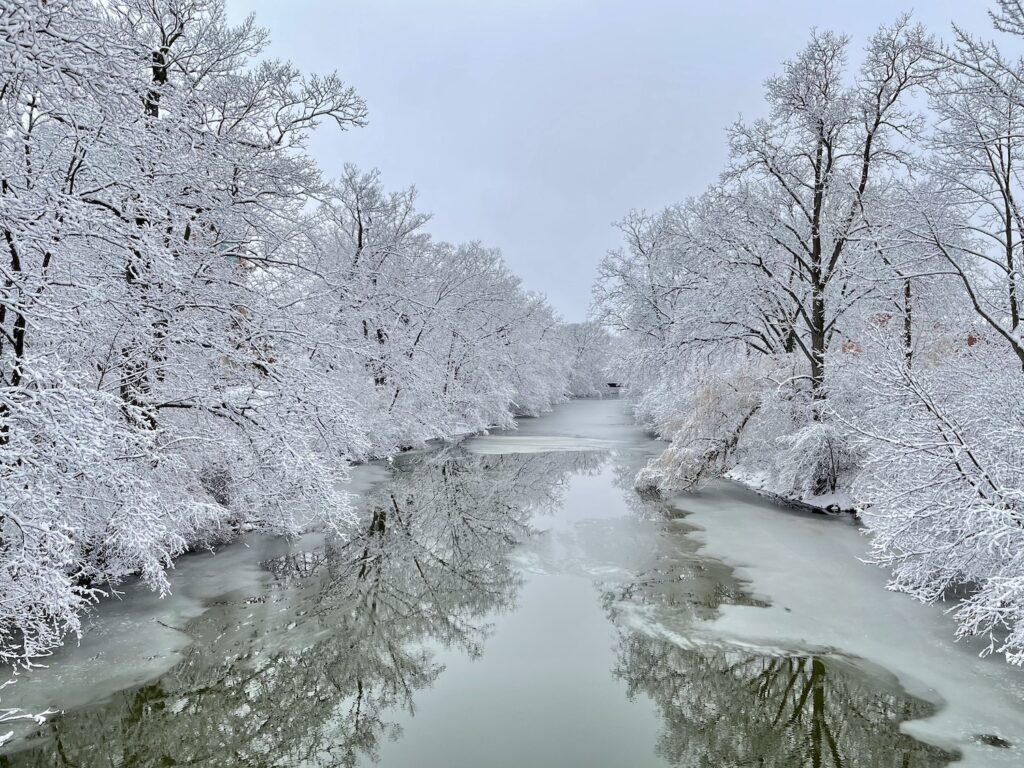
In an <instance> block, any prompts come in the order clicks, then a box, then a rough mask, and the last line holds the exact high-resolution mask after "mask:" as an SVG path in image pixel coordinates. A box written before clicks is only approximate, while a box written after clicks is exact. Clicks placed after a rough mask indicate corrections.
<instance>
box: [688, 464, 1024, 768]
mask: <svg viewBox="0 0 1024 768" xmlns="http://www.w3.org/2000/svg"><path fill="white" fill-rule="evenodd" d="M674 504H675V505H677V506H678V507H679V508H680V509H683V510H685V511H687V512H689V513H690V514H689V517H687V522H688V523H693V524H694V525H696V526H698V527H699V528H701V529H703V530H702V532H698V533H696V534H693V535H695V536H697V537H698V538H699V539H700V540H701V541H702V542H703V544H704V552H705V553H706V554H709V555H712V556H714V557H716V558H718V559H721V560H723V561H724V562H726V563H728V564H730V565H732V566H733V567H735V568H736V569H737V571H738V574H739V575H740V576H741V577H742V578H745V579H748V580H749V581H750V583H751V585H752V590H753V592H754V594H755V596H756V597H758V598H761V599H764V600H767V601H770V603H771V607H769V608H761V607H746V606H726V607H724V608H723V610H722V614H721V616H720V618H718V619H716V620H715V621H713V622H711V623H710V624H709V625H708V626H707V629H708V630H709V631H711V632H713V633H714V634H716V635H718V636H719V637H720V638H721V639H722V640H723V641H726V642H731V643H736V644H741V645H747V646H751V647H761V648H769V649H785V650H803V649H809V650H818V651H831V652H839V653H842V654H848V655H850V656H854V657H858V658H860V659H864V660H865V661H867V662H869V663H872V664H876V665H878V666H881V667H884V668H885V669H888V670H890V671H891V672H893V673H894V674H895V675H896V676H897V678H898V679H899V681H900V683H901V684H902V685H903V686H904V688H906V689H907V691H908V692H910V693H912V694H914V695H916V696H919V697H921V698H924V699H927V700H931V701H932V702H934V703H936V704H939V705H940V708H939V711H938V712H937V713H936V714H935V715H934V716H933V717H930V718H927V719H925V720H918V721H912V722H908V723H905V724H904V726H903V728H904V730H905V731H906V732H907V733H909V734H910V735H912V736H914V737H916V738H919V739H921V740H923V741H927V742H930V743H933V744H935V745H937V746H941V747H946V748H949V747H954V748H956V749H959V750H960V751H962V753H963V759H962V762H961V763H958V764H961V765H964V766H1003V765H1006V766H1010V765H1013V766H1019V765H1021V761H1022V758H1021V750H1022V749H1024V705H1022V704H1024V671H1022V670H1020V669H1017V668H1014V667H1010V666H1008V665H1007V664H1006V662H1005V661H1004V660H1003V659H1002V658H993V657H989V658H984V659H983V658H980V657H979V656H978V654H979V652H980V651H981V649H982V647H983V646H981V645H980V644H979V643H978V642H963V641H962V642H960V643H954V642H953V641H952V639H951V638H952V635H953V631H954V622H953V620H952V619H951V618H950V617H949V616H946V615H945V614H944V613H943V610H942V608H941V607H939V606H934V605H933V606H929V605H923V604H921V603H918V602H916V601H914V600H912V599H911V598H909V597H907V596H905V595H902V594H897V593H894V592H889V591H887V590H886V588H885V584H886V573H885V572H884V571H883V570H882V569H880V568H877V567H875V566H873V565H869V564H867V563H865V562H863V561H862V559H861V558H863V557H865V556H866V554H867V541H866V538H865V537H864V536H863V535H862V533H861V530H860V529H858V528H857V527H856V526H854V525H851V524H849V523H844V522H842V521H838V520H834V519H829V518H823V517H819V516H816V515H808V514H801V513H796V512H791V511H788V510H784V509H780V508H778V507H775V506H773V505H771V504H769V503H767V502H765V501H763V500H761V499H759V498H758V497H756V496H755V495H754V494H753V493H751V492H749V491H745V490H743V489H739V488H736V487H735V486H732V485H729V484H726V483H719V484H715V485H713V486H711V487H709V488H708V489H707V490H705V491H703V492H701V493H697V494H692V495H685V496H678V497H676V498H675V499H674ZM979 734H994V735H997V736H999V737H1001V738H1003V739H1005V740H1007V741H1009V742H1010V743H1011V744H1013V745H1014V747H1013V748H1011V749H1004V748H997V747H989V746H985V745H983V744H979V743H977V742H975V741H974V737H975V736H977V735H979Z"/></svg>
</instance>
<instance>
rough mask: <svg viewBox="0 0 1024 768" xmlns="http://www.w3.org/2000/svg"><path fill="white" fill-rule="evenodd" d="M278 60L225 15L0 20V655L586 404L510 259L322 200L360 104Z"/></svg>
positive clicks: (153, 12) (85, 8)
mask: <svg viewBox="0 0 1024 768" xmlns="http://www.w3.org/2000/svg"><path fill="white" fill-rule="evenodd" d="M266 39H267V35H266V32H265V31H264V30H262V29H260V28H259V27H257V26H256V25H255V23H254V22H253V20H252V19H248V20H246V21H245V22H243V23H242V24H240V25H238V26H231V25H229V24H228V23H227V22H226V19H225V13H224V7H223V0H116V1H115V2H107V1H106V0H49V1H48V2H39V0H13V2H5V3H3V4H2V6H0V234H2V238H0V239H2V243H0V281H2V288H0V606H2V607H0V660H7V661H10V660H19V659H20V660H25V659H30V658H32V657H35V656H37V655H39V654H43V653H45V652H46V651H47V650H48V649H49V648H52V647H53V646H54V645H56V644H57V643H59V642H60V640H61V638H62V637H63V636H64V635H65V634H66V633H67V632H68V631H75V630H77V629H78V626H79V624H78V612H79V611H80V609H81V608H82V607H83V606H84V605H86V604H88V603H89V602H90V601H92V600H94V599H95V598H96V597H97V596H98V595H99V594H101V593H103V592H108V591H109V589H110V588H111V587H112V585H114V584H116V583H117V581H118V580H119V579H121V578H123V577H124V576H126V575H128V574H133V573H139V574H141V575H142V576H143V578H145V580H146V581H147V582H148V583H149V584H151V585H152V587H153V588H154V589H156V590H161V591H162V590H165V589H166V587H167V582H166V579H165V576H164V570H165V569H166V568H167V567H168V566H169V564H170V561H171V559H172V558H173V557H174V556H175V555H177V554H179V553H181V552H182V551H184V550H186V549H187V548H190V547H194V546H197V545H203V544H208V543H212V542H213V541H215V540H218V539H221V538H223V537H225V536H228V535H231V534H232V533H233V532H236V531H238V530H241V529H250V528H261V529H265V530H269V531H276V532H283V533H292V532H295V531H298V530H300V529H301V528H303V527H306V526H308V525H311V524H321V525H325V526H327V527H329V528H332V529H334V530H338V531H341V532H342V533H344V531H345V529H346V526H347V525H349V524H350V523H351V506H350V502H349V498H348V496H347V494H346V493H345V491H344V485H343V483H342V482H340V481H343V480H344V479H345V477H346V467H347V466H348V465H349V464H350V463H351V462H352V461H353V460H361V459H366V458H368V457H372V456H382V455H388V454H391V453H394V452H396V451H398V450H401V449H403V448H406V447H409V446H415V445H418V444H422V443H423V442H424V441H426V440H429V439H432V438H442V437H446V436H451V435H453V434H456V433H462V432H471V431H475V430H480V429H485V428H487V427H491V426H495V425H497V426H508V425H510V424H511V422H512V418H513V416H514V415H515V414H518V413H536V412H538V411H540V410H542V409H545V408H547V407H548V406H549V405H550V404H551V403H553V402H555V401H557V400H559V399H560V398H563V397H564V396H566V395H567V394H568V393H569V391H570V381H569V374H570V365H571V363H572V360H571V359H570V356H569V355H567V354H566V352H565V350H566V347H567V346H569V345H572V346H573V347H576V346H577V342H578V341H579V340H580V339H579V332H578V330H575V329H568V328H567V327H566V326H565V325H564V324H562V323H561V322H560V321H559V319H558V318H557V317H556V316H555V314H554V313H553V311H552V309H551V308H550V307H549V306H548V305H547V304H546V303H545V301H544V300H543V299H542V298H540V297H538V296H535V295H532V294H530V293H528V292H527V291H525V290H524V289H523V287H522V286H521V284H520V281H519V280H518V279H517V278H516V277H515V276H514V275H513V274H512V273H511V272H510V271H509V270H508V268H507V267H506V266H505V265H504V263H503V262H502V260H501V257H500V255H499V254H498V253H497V252H496V251H494V250H491V249H488V248H485V247H483V246H481V245H480V244H478V243H469V244H462V245H453V244H449V243H444V242H439V241H437V240H435V239H432V238H431V237H430V235H429V234H428V233H427V232H426V229H425V225H426V223H427V219H428V217H427V216H425V215H424V214H422V213H420V212H418V211H417V210H416V208H415V195H414V193H413V192H412V191H411V190H408V191H402V192H397V193H396V192H388V191H386V190H385V189H384V188H383V187H382V185H381V183H380V181H379V179H378V178H377V175H376V174H374V173H361V172H359V171H358V170H356V169H354V168H348V167H346V168H345V171H344V173H343V175H342V176H341V178H340V179H337V180H336V181H328V180H325V179H324V178H322V176H321V173H320V171H319V169H318V168H317V167H316V165H315V164H314V163H313V162H312V160H311V159H310V157H309V156H308V155H307V154H306V153H305V142H306V140H307V137H308V135H309V133H310V131H311V130H312V129H314V127H316V126H317V125H318V124H322V123H326V124H333V125H335V126H337V127H339V128H341V129H346V128H350V127H355V126H360V125H361V124H362V123H363V122H364V121H365V117H366V108H365V105H364V103H363V101H362V99H361V98H360V97H359V96H358V95H357V94H356V92H355V91H354V90H353V89H352V88H350V87H348V86H347V85H345V84H344V83H343V82H341V81H340V80H339V79H338V78H337V77H336V76H335V75H328V76H306V75H303V74H302V73H300V72H298V71H296V70H295V69H294V68H293V67H292V65H290V64H288V63H285V62H280V61H271V60H265V59H263V58H261V57H260V54H261V51H262V49H263V48H264V46H265V43H266ZM581 355H582V357H584V358H585V357H586V354H585V353H584V352H580V353H578V354H577V357H579V356H581ZM571 386H572V388H573V389H574V390H576V389H580V388H581V387H582V386H584V385H582V384H580V383H578V382H575V381H574V382H573V383H572V384H571Z"/></svg>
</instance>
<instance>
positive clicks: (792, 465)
mask: <svg viewBox="0 0 1024 768" xmlns="http://www.w3.org/2000/svg"><path fill="white" fill-rule="evenodd" d="M993 21H994V25H995V28H996V30H997V31H998V33H1000V34H1002V35H1003V37H1004V38H1007V39H1009V40H1010V43H1011V45H1017V46H1019V45H1020V42H1021V38H1022V37H1024V4H1021V3H1019V2H1016V1H1015V0H1001V2H1000V4H999V7H998V8H997V10H996V11H995V12H994V13H993ZM850 55H851V51H850V45H849V42H848V40H847V38H845V37H843V36H841V35H838V34H834V33H831V32H821V31H816V32H814V33H812V35H811V39H810V42H809V43H808V45H807V47H806V48H804V49H803V50H802V51H801V52H800V53H799V54H798V55H797V56H796V57H795V58H794V59H792V60H791V61H788V62H786V63H785V65H784V67H783V69H782V71H781V73H780V74H778V75H777V76H774V77H772V78H770V79H769V80H767V81H766V83H765V102H766V105H765V112H766V115H765V116H764V117H763V118H761V119H757V120H754V121H749V122H745V121H740V122H737V123H736V124H734V125H733V126H732V127H731V128H730V129H729V131H728V138H729V157H730V159H729V163H728V166H727V167H726V169H725V170H724V172H723V173H722V175H721V178H720V180H719V181H718V183H716V184H714V185H713V186H712V187H710V188H709V189H708V190H707V191H706V192H705V193H704V194H703V195H701V196H700V197H698V198H696V199H692V200H689V201H687V202H685V203H683V204H679V205H675V206H672V207H669V208H667V209H665V210H663V211H661V212H659V213H656V214H648V213H632V214H630V215H629V216H627V217H626V218H625V219H624V220H623V221H622V222H621V225H620V226H621V229H622V232H623V235H624V239H625V243H624V245H623V246H622V247H621V248H620V249H618V250H616V251H614V252H612V253H610V254H609V255H608V256H607V258H606V259H605V260H604V262H603V263H602V267H601V273H600V276H599V279H598V282H597V284H596V286H595V298H596V306H597V308H598V312H599V316H600V318H601V320H602V322H604V323H605V324H606V325H607V326H609V327H611V328H613V329H614V330H615V331H616V332H617V336H618V338H619V341H618V344H617V349H618V350H619V351H618V356H619V357H620V361H619V363H618V365H619V366H620V367H621V369H622V370H624V371H627V372H629V379H628V383H629V384H630V385H631V387H632V389H633V391H634V392H635V393H636V396H637V398H638V399H637V412H638V414H639V416H640V417H641V418H642V419H644V420H645V421H646V422H648V423H649V424H650V425H651V426H652V427H653V428H655V429H656V430H657V431H658V432H659V433H660V434H662V435H663V436H665V437H666V438H668V439H670V440H672V441H673V442H672V445H671V447H670V448H669V449H668V450H667V451H666V452H665V454H664V455H662V456H661V457H660V458H658V459H657V460H655V461H654V462H652V464H651V465H650V466H648V467H647V468H646V469H645V470H644V471H643V472H642V473H641V475H640V477H639V478H638V483H640V484H643V485H645V486H649V487H654V488H659V489H663V490H666V489H671V488H685V487H690V486H693V485H695V484H697V483H699V482H701V481H702V480H704V479H707V478H711V477H716V476H722V475H725V474H730V473H731V474H732V476H733V477H740V478H742V479H745V480H747V481H748V482H752V483H756V484H759V485H762V486H763V487H765V488H767V489H769V490H772V491H774V492H778V493H782V494H786V495H789V496H792V497H797V498H805V499H811V500H814V501H817V502H818V503H820V504H822V505H826V504H830V503H840V504H843V502H844V501H847V502H849V503H851V504H854V505H855V506H856V507H857V509H858V510H859V511H860V513H861V515H862V517H863V519H864V520H865V521H866V523H867V524H868V526H869V528H870V529H871V531H872V533H873V537H872V541H873V547H874V550H875V554H876V555H877V559H878V560H879V561H880V562H881V563H883V564H886V565H888V566H890V567H892V569H893V574H894V575H893V582H892V584H893V587H894V588H897V589H901V590H905V591H906V592H909V593H910V594H912V595H915V596H917V597H919V598H921V599H924V600H937V599H944V598H947V597H949V596H950V595H951V594H954V593H955V594H958V595H959V596H961V597H962V599H961V600H960V601H959V602H958V603H957V604H956V607H955V611H956V615H957V617H958V619H959V632H960V633H961V634H962V635H975V634H980V635H985V636H987V637H989V638H991V640H992V644H991V646H990V649H991V650H994V651H999V652H1002V653H1005V654H1006V656H1007V658H1008V659H1009V660H1011V661H1013V662H1016V663H1022V662H1024V621H1022V619H1024V460H1022V458H1024V457H1022V456H1021V447H1020V446H1021V445H1022V444H1024V409H1022V407H1021V403H1022V402H1024V373H1022V364H1024V334H1022V329H1021V310H1022V308H1021V299H1022V297H1021V287H1020V284H1019V283H1020V280H1021V275H1022V273H1021V264H1022V261H1024V245H1022V244H1024V215H1022V211H1021V209H1020V206H1019V201H1020V200H1021V199H1022V198H1024V188H1022V186H1021V176H1020V171H1021V168H1022V165H1021V164H1022V159H1024V59H1021V58H1019V57H1013V56H1010V55H1007V54H1006V53H1004V52H1003V51H1001V50H1000V48H999V46H998V44H997V43H994V42H988V41H985V40H981V39H977V38H975V37H972V36H971V35H969V34H967V33H966V32H964V31H962V30H960V29H958V28H955V27H954V30H953V34H952V38H951V39H950V40H947V41H943V40H940V39H937V38H935V37H933V36H931V35H930V34H928V33H927V32H926V31H925V30H924V29H922V28H921V27H920V26H917V25H915V24H913V23H912V22H911V20H910V19H909V18H908V17H901V18H900V19H898V20H897V21H896V22H895V23H894V24H893V25H891V26H884V27H882V28H880V29H879V30H878V32H877V34H875V35H874V36H873V37H872V38H871V40H870V41H869V42H868V44H867V46H866V48H865V50H864V52H863V54H862V56H861V57H860V63H859V67H856V68H853V67H850V66H849V64H848V59H849V57H850ZM958 587H965V589H962V590H958V589H957V588H958Z"/></svg>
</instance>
